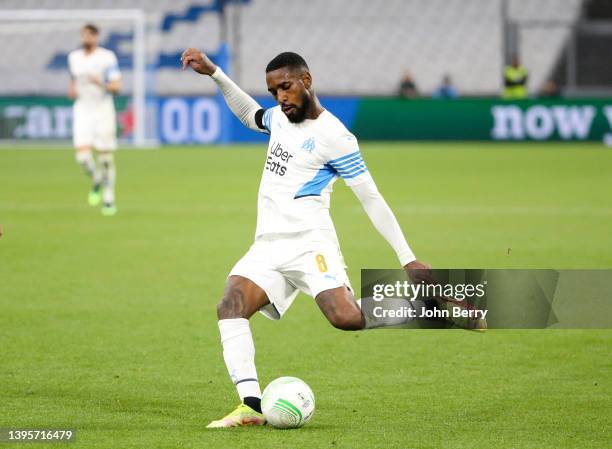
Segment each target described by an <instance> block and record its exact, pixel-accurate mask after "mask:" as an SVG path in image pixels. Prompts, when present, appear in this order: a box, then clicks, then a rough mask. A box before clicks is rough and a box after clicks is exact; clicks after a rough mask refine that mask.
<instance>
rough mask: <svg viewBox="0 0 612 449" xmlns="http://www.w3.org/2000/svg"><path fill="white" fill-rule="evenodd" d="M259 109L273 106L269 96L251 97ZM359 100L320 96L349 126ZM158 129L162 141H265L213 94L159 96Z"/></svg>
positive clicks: (263, 135)
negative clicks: (204, 95) (200, 95)
mask: <svg viewBox="0 0 612 449" xmlns="http://www.w3.org/2000/svg"><path fill="white" fill-rule="evenodd" d="M255 100H256V101H257V102H258V103H259V104H260V105H261V107H262V108H271V107H274V106H275V105H276V103H275V102H274V99H272V98H271V97H269V96H266V97H255ZM358 102H359V99H358V98H356V97H355V98H352V97H323V98H321V103H322V104H323V107H325V108H326V109H328V110H329V111H330V112H332V113H333V114H334V115H336V117H338V118H339V119H340V120H341V121H342V122H343V123H344V124H345V125H346V126H347V127H350V126H351V124H352V123H353V121H354V119H355V116H356V114H357V105H358ZM157 110H158V121H157V123H158V129H159V139H160V141H161V142H162V143H165V144H171V145H178V144H207V143H230V142H238V143H248V142H266V141H267V140H268V137H267V135H266V134H263V133H258V132H254V131H252V130H250V129H248V128H246V127H245V126H244V125H242V123H240V121H239V120H238V119H237V118H236V117H235V116H234V115H233V114H232V113H231V111H230V110H229V109H228V107H227V105H226V104H225V103H224V102H223V101H220V99H219V97H217V96H208V97H161V98H160V99H159V102H158V107H157Z"/></svg>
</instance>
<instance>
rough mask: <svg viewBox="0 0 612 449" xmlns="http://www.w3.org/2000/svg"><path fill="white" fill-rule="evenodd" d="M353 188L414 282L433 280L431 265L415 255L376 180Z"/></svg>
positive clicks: (373, 222) (369, 180)
mask: <svg viewBox="0 0 612 449" xmlns="http://www.w3.org/2000/svg"><path fill="white" fill-rule="evenodd" d="M351 189H352V190H353V193H355V196H357V198H358V199H359V201H360V202H361V205H362V206H363V208H364V210H365V211H366V214H368V217H369V218H370V221H371V222H372V224H373V225H374V227H375V228H376V230H377V231H378V232H379V233H380V235H382V236H383V237H384V239H385V240H386V241H387V243H389V245H390V246H391V247H392V248H393V250H394V251H395V253H396V254H397V257H398V259H399V261H400V263H401V264H402V266H403V267H404V269H405V270H406V272H407V273H408V276H409V277H410V279H412V280H413V281H414V282H421V281H424V282H432V279H431V274H430V269H431V266H430V265H429V264H426V263H423V262H420V261H418V260H417V258H416V257H415V256H414V253H413V252H412V250H411V249H410V246H409V245H408V242H407V241H406V238H405V237H404V233H403V232H402V229H401V228H400V225H399V223H398V222H397V219H396V218H395V215H394V214H393V211H392V210H391V208H390V207H389V205H388V204H387V202H386V201H385V199H384V198H383V197H382V195H381V194H380V192H379V191H378V188H377V187H376V183H375V182H374V180H373V179H372V178H371V177H370V178H369V179H368V180H366V181H364V182H362V183H360V184H357V185H353V186H351Z"/></svg>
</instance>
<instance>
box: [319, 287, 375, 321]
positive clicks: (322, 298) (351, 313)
mask: <svg viewBox="0 0 612 449" xmlns="http://www.w3.org/2000/svg"><path fill="white" fill-rule="evenodd" d="M315 300H316V302H317V305H318V306H319V308H320V309H321V312H323V315H325V317H326V318H327V320H328V321H329V322H330V323H331V325H332V326H334V327H335V328H337V329H342V330H347V331H354V330H361V329H364V328H365V326H366V321H365V318H364V316H363V314H362V313H361V309H360V308H359V306H358V305H357V302H356V301H355V297H354V296H353V293H351V291H350V290H349V289H348V287H346V286H344V285H343V286H341V287H336V288H333V289H329V290H324V291H322V292H320V293H319V294H318V295H317V296H316V297H315Z"/></svg>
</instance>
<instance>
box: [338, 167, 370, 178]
mask: <svg viewBox="0 0 612 449" xmlns="http://www.w3.org/2000/svg"><path fill="white" fill-rule="evenodd" d="M367 171H368V169H367V168H365V167H363V168H362V169H360V170H358V171H356V172H353V173H351V174H349V175H340V176H342V179H351V178H354V177H356V176H359V175H360V174H362V173H365V172H367Z"/></svg>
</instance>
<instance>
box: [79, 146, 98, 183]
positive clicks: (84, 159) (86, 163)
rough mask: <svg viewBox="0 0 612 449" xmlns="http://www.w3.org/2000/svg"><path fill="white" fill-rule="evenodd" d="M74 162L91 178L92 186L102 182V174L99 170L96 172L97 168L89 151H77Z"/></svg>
mask: <svg viewBox="0 0 612 449" xmlns="http://www.w3.org/2000/svg"><path fill="white" fill-rule="evenodd" d="M76 160H77V162H78V163H79V165H80V166H81V167H83V171H84V172H85V173H86V174H87V175H88V176H89V177H91V178H92V180H93V183H94V184H100V182H101V180H102V174H101V173H100V170H98V166H97V165H96V161H95V159H94V157H93V154H92V152H91V151H77V152H76Z"/></svg>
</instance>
